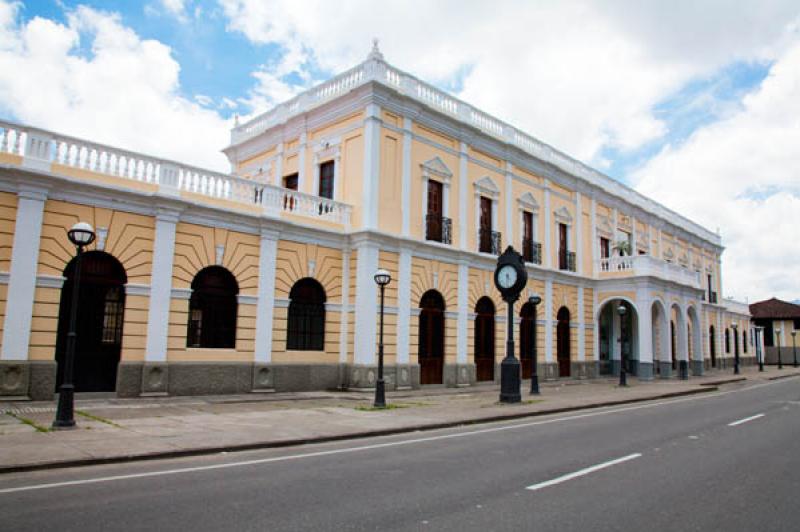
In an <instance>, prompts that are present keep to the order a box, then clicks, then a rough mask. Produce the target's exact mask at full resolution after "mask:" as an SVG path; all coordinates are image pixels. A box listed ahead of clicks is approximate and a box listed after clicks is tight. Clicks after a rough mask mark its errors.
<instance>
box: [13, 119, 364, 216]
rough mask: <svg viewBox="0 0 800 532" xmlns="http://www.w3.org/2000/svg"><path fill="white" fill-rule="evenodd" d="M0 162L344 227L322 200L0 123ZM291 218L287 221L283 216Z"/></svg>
mask: <svg viewBox="0 0 800 532" xmlns="http://www.w3.org/2000/svg"><path fill="white" fill-rule="evenodd" d="M0 161H2V162H4V163H5V164H14V165H19V166H20V167H24V168H30V169H33V170H35V171H44V172H49V173H52V174H55V175H57V176H62V177H65V178H68V179H80V180H86V181H90V182H99V183H108V184H111V185H113V186H123V187H126V188H130V189H131V190H135V191H144V192H145V193H153V192H158V193H160V194H164V195H167V196H171V197H177V198H182V199H185V200H187V201H191V202H199V203H202V204H206V205H209V206H212V207H217V206H224V207H226V208H241V209H242V210H243V211H246V212H254V211H255V212H259V211H260V212H262V213H264V214H265V215H267V216H271V217H277V218H283V217H285V216H287V215H295V216H301V217H304V218H308V219H314V220H319V221H322V222H328V223H334V224H340V225H343V226H345V227H348V226H349V224H350V216H351V212H352V207H351V206H350V205H348V204H346V203H341V202H338V201H334V200H331V199H327V198H322V197H319V196H314V195H312V194H305V193H303V192H297V191H295V190H288V189H285V188H283V187H279V186H275V185H271V184H268V183H263V182H260V181H259V179H257V178H254V179H245V178H243V177H239V176H236V175H232V174H223V173H220V172H214V171H212V170H204V169H202V168H196V167H193V166H189V165H186V164H182V163H177V162H174V161H169V160H165V159H159V158H157V157H151V156H149V155H143V154H140V153H134V152H130V151H126V150H123V149H120V148H114V147H111V146H105V145H102V144H97V143H95V142H91V141H88V140H83V139H78V138H74V137H68V136H66V135H61V134H58V133H53V132H51V131H45V130H42V129H37V128H33V127H27V126H22V125H18V124H14V123H11V122H6V121H0ZM289 217H291V216H289Z"/></svg>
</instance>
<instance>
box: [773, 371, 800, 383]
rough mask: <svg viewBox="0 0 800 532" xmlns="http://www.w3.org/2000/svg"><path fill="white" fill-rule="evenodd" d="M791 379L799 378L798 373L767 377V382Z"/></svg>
mask: <svg viewBox="0 0 800 532" xmlns="http://www.w3.org/2000/svg"><path fill="white" fill-rule="evenodd" d="M792 377H800V373H791V374H789V375H776V376H775V377H769V378H768V379H767V380H770V381H777V380H781V379H791V378H792Z"/></svg>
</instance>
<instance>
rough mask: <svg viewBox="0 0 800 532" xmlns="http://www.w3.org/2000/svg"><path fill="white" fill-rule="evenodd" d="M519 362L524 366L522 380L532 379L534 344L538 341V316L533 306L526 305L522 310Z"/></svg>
mask: <svg viewBox="0 0 800 532" xmlns="http://www.w3.org/2000/svg"><path fill="white" fill-rule="evenodd" d="M519 315H520V324H519V360H520V364H521V365H522V378H523V379H530V378H531V374H532V373H533V343H534V342H535V341H536V331H535V327H536V316H535V315H534V313H533V305H531V304H530V303H525V304H524V305H522V309H521V310H520V313H519Z"/></svg>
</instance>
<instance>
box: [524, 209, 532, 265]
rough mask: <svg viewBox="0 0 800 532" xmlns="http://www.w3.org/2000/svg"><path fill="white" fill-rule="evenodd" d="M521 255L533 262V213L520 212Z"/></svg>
mask: <svg viewBox="0 0 800 532" xmlns="http://www.w3.org/2000/svg"><path fill="white" fill-rule="evenodd" d="M522 255H523V256H524V258H525V260H526V261H528V262H533V213H530V212H527V211H525V212H523V213H522Z"/></svg>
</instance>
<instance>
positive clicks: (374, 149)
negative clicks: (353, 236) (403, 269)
mask: <svg viewBox="0 0 800 532" xmlns="http://www.w3.org/2000/svg"><path fill="white" fill-rule="evenodd" d="M380 115H381V108H380V107H379V106H377V105H376V104H374V103H371V104H369V105H367V110H366V118H365V119H364V168H363V174H364V176H363V179H364V182H363V188H362V193H363V195H362V200H361V201H362V203H361V204H362V205H363V210H364V212H363V216H362V219H363V222H362V223H363V226H364V229H376V228H377V227H378V197H379V196H378V186H379V184H378V183H379V180H380V167H381V166H380V157H381V137H380V135H381V127H380ZM360 266H361V265H360V263H359V265H358V266H357V268H360ZM373 273H374V272H373ZM373 284H374V283H373ZM359 292H361V290H359ZM357 297H358V294H356V298H357Z"/></svg>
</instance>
